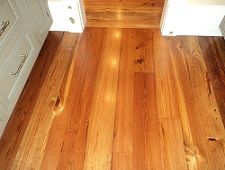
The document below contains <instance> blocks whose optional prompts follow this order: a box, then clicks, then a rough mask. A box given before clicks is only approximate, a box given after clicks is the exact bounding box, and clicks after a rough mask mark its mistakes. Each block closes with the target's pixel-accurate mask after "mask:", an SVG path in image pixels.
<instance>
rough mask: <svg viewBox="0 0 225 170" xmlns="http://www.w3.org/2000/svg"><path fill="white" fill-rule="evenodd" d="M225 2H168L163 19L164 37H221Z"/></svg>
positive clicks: (214, 0)
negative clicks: (220, 27)
mask: <svg viewBox="0 0 225 170" xmlns="http://www.w3.org/2000/svg"><path fill="white" fill-rule="evenodd" d="M224 14H225V0H166V1H165V5H164V10H163V15H162V18H161V32H162V34H163V35H171V36H174V35H204V36H221V32H220V29H219V25H220V23H221V21H222V19H223V16H224Z"/></svg>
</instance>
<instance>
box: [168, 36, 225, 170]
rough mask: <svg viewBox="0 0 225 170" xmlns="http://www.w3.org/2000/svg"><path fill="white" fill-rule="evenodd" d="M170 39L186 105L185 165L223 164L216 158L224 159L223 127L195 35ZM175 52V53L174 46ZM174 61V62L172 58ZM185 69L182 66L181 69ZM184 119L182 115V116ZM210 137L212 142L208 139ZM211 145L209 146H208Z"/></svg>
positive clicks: (203, 166)
mask: <svg viewBox="0 0 225 170" xmlns="http://www.w3.org/2000/svg"><path fill="white" fill-rule="evenodd" d="M175 42H176V41H173V43H172V48H171V49H172V52H173V56H174V57H173V59H174V60H175V64H174V65H175V69H178V70H176V73H177V80H178V84H181V85H180V86H181V93H182V94H183V97H184V101H185V104H186V108H185V109H186V111H185V112H181V113H187V114H188V115H187V116H185V117H188V119H187V120H183V121H182V122H188V123H189V126H190V128H189V130H190V132H186V135H185V145H186V154H187V156H188V157H187V158H188V165H189V168H192V169H193V168H195V169H196V168H197V169H212V168H213V167H214V168H215V167H216V168H219V167H224V164H223V163H222V162H218V163H216V164H215V162H217V160H216V158H217V157H220V158H221V160H225V159H224V149H222V148H223V147H224V146H223V144H222V145H221V143H220V140H221V139H222V140H223V139H224V134H225V133H224V127H223V124H222V120H221V117H220V114H219V112H217V110H218V106H217V104H216V100H215V96H214V92H213V91H212V90H211V85H210V83H209V82H208V81H207V69H206V66H205V63H204V60H203V57H202V51H201V50H200V48H199V44H198V41H197V39H196V38H195V37H188V38H185V39H184V38H181V40H180V41H179V43H178V44H176V43H175ZM176 48H177V50H178V51H179V52H178V53H179V54H175V52H174V51H176V50H175V49H176ZM181 56H183V57H181ZM176 60H177V61H176ZM184 68H185V69H184ZM183 118H184V117H183ZM190 134H191V135H190ZM212 136H213V138H215V139H216V140H215V142H211V141H210V139H211V137H212ZM210 148H211V149H210Z"/></svg>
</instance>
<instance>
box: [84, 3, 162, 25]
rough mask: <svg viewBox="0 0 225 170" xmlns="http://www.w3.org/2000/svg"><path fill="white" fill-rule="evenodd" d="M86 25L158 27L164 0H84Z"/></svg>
mask: <svg viewBox="0 0 225 170" xmlns="http://www.w3.org/2000/svg"><path fill="white" fill-rule="evenodd" d="M84 3H85V11H86V15H87V24H86V25H87V26H88V27H114V28H115V27H116V28H159V25H160V19H161V15H162V9H163V5H164V1H163V0H160V1H156V0H151V1H148V2H146V1H96V0H95V1H88V0H86V1H84Z"/></svg>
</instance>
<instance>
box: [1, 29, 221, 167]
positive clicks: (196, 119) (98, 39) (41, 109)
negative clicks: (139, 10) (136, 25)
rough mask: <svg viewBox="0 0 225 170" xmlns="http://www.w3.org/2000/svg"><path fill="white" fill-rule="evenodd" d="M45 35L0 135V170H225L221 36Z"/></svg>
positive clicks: (115, 32)
mask: <svg viewBox="0 0 225 170" xmlns="http://www.w3.org/2000/svg"><path fill="white" fill-rule="evenodd" d="M49 37H50V39H49V40H47V41H48V43H47V44H45V46H44V48H43V49H44V50H45V52H42V53H41V55H42V58H40V60H38V61H39V62H38V63H39V64H40V66H36V68H35V69H34V70H35V71H33V72H32V75H31V76H30V78H29V81H28V84H27V86H26V88H25V90H24V92H23V95H22V97H21V99H20V102H19V103H18V105H17V107H16V110H15V111H16V112H15V113H14V114H13V117H12V118H11V120H10V123H9V125H8V126H7V129H6V131H5V133H4V136H3V138H2V139H1V140H0V169H53V170H54V169H78V170H79V169H87V170H89V169H98V170H99V169H104V170H105V169H113V170H114V169H131V170H132V169H171V170H172V169H178V170H180V169H182V170H183V169H199V170H207V169H209V170H210V169H224V168H225V165H224V162H225V147H224V146H225V145H224V139H225V130H224V126H223V123H222V117H221V114H222V115H223V108H224V103H223V94H224V93H223V90H224V86H223V84H224V82H223V81H224V75H223V69H224V65H223V63H224V60H225V59H224V46H223V45H224V41H221V40H222V39H220V38H216V37H201V38H200V37H190V36H189V37H187V36H186V37H182V36H180V37H162V36H161V34H160V30H144V29H116V28H114V29H112V28H86V29H85V31H84V33H83V34H81V37H80V39H79V40H78V39H77V38H78V35H74V34H69V33H66V34H64V36H63V40H62V41H61V38H62V34H60V33H54V34H50V35H49ZM77 41H79V43H76V42H77ZM56 49H58V50H56ZM75 49H76V50H75ZM48 50H50V51H48ZM49 55H51V56H52V55H53V56H52V57H53V61H51V60H52V59H51V56H50V57H49ZM43 56H44V57H43ZM72 59H73V60H72ZM140 59H143V60H140ZM214 59H215V61H214ZM71 60H72V61H71ZM139 60H140V62H139ZM71 62H72V65H71V66H70V67H67V63H71ZM63 63H65V64H63ZM48 67H49V68H48ZM69 68H70V69H69ZM68 69H69V70H68ZM36 81H38V83H39V84H40V87H39V84H37V83H36ZM62 81H64V82H62ZM217 85H218V86H217ZM219 92H220V93H221V94H219ZM66 94H68V95H66ZM59 96H61V97H63V101H64V102H63V106H64V107H63V109H61V110H60V109H59V110H58V111H59V112H57V114H56V110H54V109H57V106H60V105H58V104H60V101H61V99H62V98H61V97H60V98H59ZM59 99H60V100H59ZM220 99H221V101H220ZM59 108H60V107H59ZM21 113H22V114H21Z"/></svg>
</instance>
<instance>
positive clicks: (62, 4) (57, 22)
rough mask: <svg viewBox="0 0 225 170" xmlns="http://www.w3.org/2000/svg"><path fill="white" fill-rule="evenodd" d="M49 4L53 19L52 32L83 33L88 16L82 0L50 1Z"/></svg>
mask: <svg viewBox="0 0 225 170" xmlns="http://www.w3.org/2000/svg"><path fill="white" fill-rule="evenodd" d="M48 2H49V8H50V11H51V15H52V18H53V25H52V27H51V31H69V32H77V33H81V32H83V30H84V28H85V24H86V16H85V9H84V4H83V1H82V0H49V1H48ZM71 20H72V21H71ZM73 21H74V22H73ZM72 22H73V23H72Z"/></svg>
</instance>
